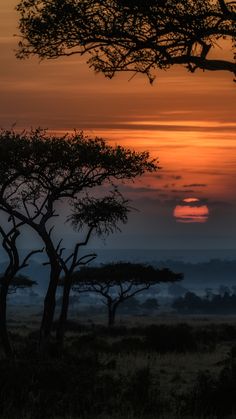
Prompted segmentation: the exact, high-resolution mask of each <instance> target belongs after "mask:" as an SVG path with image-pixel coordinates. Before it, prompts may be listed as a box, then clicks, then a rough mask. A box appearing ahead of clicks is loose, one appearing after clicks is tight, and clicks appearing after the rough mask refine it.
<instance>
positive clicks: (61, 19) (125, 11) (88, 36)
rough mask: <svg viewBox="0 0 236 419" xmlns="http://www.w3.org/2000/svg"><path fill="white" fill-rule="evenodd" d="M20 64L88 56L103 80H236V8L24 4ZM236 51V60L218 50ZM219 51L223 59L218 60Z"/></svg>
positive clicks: (171, 2) (155, 2) (198, 2)
mask: <svg viewBox="0 0 236 419" xmlns="http://www.w3.org/2000/svg"><path fill="white" fill-rule="evenodd" d="M17 10H18V11H19V13H20V21H19V30H20V34H21V37H22V39H21V41H20V42H19V49H18V52H17V56H18V57H19V58H25V57H27V56H30V55H37V56H38V57H40V58H41V59H45V58H49V59H54V58H57V57H60V56H69V55H73V54H84V53H88V54H89V58H88V61H87V62H88V64H89V66H90V67H92V68H93V69H94V70H95V71H96V72H102V73H104V74H105V75H106V76H108V77H110V78H111V77H113V76H114V74H115V73H116V72H119V71H131V72H135V73H136V72H140V73H144V74H146V75H147V76H148V78H149V80H150V81H151V82H152V81H153V80H154V78H155V70H156V69H165V70H166V69H168V68H170V67H172V66H173V65H175V64H180V65H183V66H185V67H186V68H187V69H188V71H190V72H194V71H195V70H196V69H202V70H211V71H215V70H224V71H229V72H231V73H233V74H234V75H235V74H236V63H235V42H236V2H235V1H227V0H21V2H20V3H19V5H18V7H17ZM225 39H226V40H228V41H229V42H230V44H231V47H232V56H231V59H228V58H225V57H224V49H220V48H218V46H219V45H218V44H219V43H220V42H221V41H222V40H225ZM216 49H217V50H218V52H219V55H220V57H219V58H215V55H213V56H212V54H211V53H212V51H213V50H216Z"/></svg>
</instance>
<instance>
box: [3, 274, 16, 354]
mask: <svg viewBox="0 0 236 419" xmlns="http://www.w3.org/2000/svg"><path fill="white" fill-rule="evenodd" d="M8 288H9V285H8V284H7V283H6V282H5V283H2V285H1V289H0V342H1V346H2V348H3V351H4V353H5V355H6V357H7V358H12V357H13V355H14V354H13V349H12V347H11V343H10V339H9V335H8V331H7V313H6V312H7V294H8Z"/></svg>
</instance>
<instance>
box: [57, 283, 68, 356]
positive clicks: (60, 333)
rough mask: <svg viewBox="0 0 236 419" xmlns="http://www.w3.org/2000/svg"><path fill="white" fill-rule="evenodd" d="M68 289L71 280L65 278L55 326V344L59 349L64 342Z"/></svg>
mask: <svg viewBox="0 0 236 419" xmlns="http://www.w3.org/2000/svg"><path fill="white" fill-rule="evenodd" d="M70 290H71V280H70V279H69V278H65V284H64V288H63V297H62V305H61V312H60V317H59V320H58V326H57V344H58V347H59V349H62V348H63V344H64V336H65V330H66V322H67V316H68V309H69V302H70Z"/></svg>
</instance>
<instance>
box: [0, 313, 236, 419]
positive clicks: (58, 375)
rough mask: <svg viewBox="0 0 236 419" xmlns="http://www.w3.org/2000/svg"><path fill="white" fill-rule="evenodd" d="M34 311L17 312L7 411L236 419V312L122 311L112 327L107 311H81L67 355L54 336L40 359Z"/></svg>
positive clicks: (34, 417) (2, 402)
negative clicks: (156, 313) (207, 314)
mask: <svg viewBox="0 0 236 419" xmlns="http://www.w3.org/2000/svg"><path fill="white" fill-rule="evenodd" d="M29 310H31V309H30V308H29V307H27V306H25V307H21V308H20V309H19V308H17V309H16V307H11V309H10V312H9V326H10V330H11V337H12V340H13V342H14V346H15V349H16V354H17V357H16V359H15V360H14V361H6V360H3V359H2V360H1V361H0V389H1V391H0V417H1V418H2V419H10V418H11V419H16V418H17V419H45V418H47V419H62V418H64V419H85V418H86V419H95V418H96V419H172V418H173V419H180V418H181V419H182V418H183V419H188V418H199V419H200V418H211V419H213V418H216V419H221V418H228V419H229V418H235V417H236V318H235V317H217V316H211V317H203V316H202V317H197V316H194V317H180V316H174V315H170V314H165V315H160V316H157V317H150V318H147V317H143V318H142V317H129V318H128V317H127V316H126V317H125V316H124V317H120V318H119V317H118V319H117V320H118V322H117V326H116V327H114V328H112V329H110V330H109V329H108V328H107V327H106V325H105V322H106V318H105V315H104V314H101V313H95V314H94V313H90V312H81V313H79V320H80V321H78V319H75V318H74V319H73V320H72V321H70V322H68V332H67V338H66V344H65V348H64V351H63V354H62V355H61V356H60V357H58V355H57V352H56V344H55V342H54V341H53V340H52V348H51V357H50V358H48V359H41V358H39V357H38V356H37V348H36V335H37V333H38V332H37V330H38V327H39V321H40V312H39V309H38V308H37V309H36V308H35V309H34V310H31V315H30V316H29ZM29 318H30V321H29V320H27V319H29ZM16 319H17V320H16Z"/></svg>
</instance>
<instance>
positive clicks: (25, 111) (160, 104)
mask: <svg viewBox="0 0 236 419" xmlns="http://www.w3.org/2000/svg"><path fill="white" fill-rule="evenodd" d="M16 4H17V1H15V0H1V3H0V54H1V66H0V97H1V100H0V126H1V127H2V128H9V127H11V126H12V124H14V123H15V124H16V128H19V129H20V128H29V127H36V126H41V127H46V128H49V129H50V130H53V131H58V132H62V131H63V132H64V131H70V130H71V129H73V128H78V129H83V130H85V131H86V132H87V133H88V134H91V135H101V136H103V137H105V138H107V139H109V140H111V141H113V142H115V143H120V144H123V145H127V146H131V147H134V148H135V149H137V150H138V149H148V150H149V151H150V152H151V154H152V155H153V156H158V157H159V160H160V165H161V166H162V170H161V171H160V172H159V173H158V174H156V175H153V176H147V177H146V178H143V179H142V181H140V182H137V183H135V184H133V185H131V186H129V187H126V192H127V193H128V195H129V196H130V197H132V198H134V199H135V200H136V201H137V202H140V209H141V210H142V215H141V213H140V214H139V215H137V214H136V215H134V216H133V218H132V220H131V224H130V226H129V227H127V234H131V233H132V231H133V230H134V229H135V226H136V225H137V223H139V220H140V219H141V218H142V217H143V219H145V218H146V216H147V214H149V215H150V214H151V215H150V216H154V217H155V216H156V217H157V219H158V220H160V223H159V224H158V223H157V224H156V229H157V230H158V229H159V228H160V227H161V226H162V230H161V234H162V236H163V237H164V236H165V231H167V232H168V233H167V235H168V234H169V236H170V235H171V234H172V232H174V233H173V234H176V237H177V236H178V237H179V235H180V234H183V235H184V234H185V232H186V231H181V230H179V228H180V227H179V226H178V227H175V226H174V224H173V223H174V222H175V220H173V216H172V213H173V209H174V208H175V205H177V202H178V200H181V199H184V198H186V197H188V196H197V197H198V198H199V199H201V200H203V202H206V201H207V202H208V206H209V207H211V212H210V216H209V219H208V222H207V223H206V225H205V230H202V237H205V236H204V234H207V235H208V236H212V235H213V236H214V234H216V229H217V227H216V226H218V230H217V234H218V233H219V234H218V235H220V236H221V237H224V240H225V242H224V243H225V246H231V247H232V246H234V245H233V243H234V242H233V234H234V233H235V232H236V224H235V221H234V211H235V201H236V200H235V189H236V188H235V187H236V181H235V179H236V177H235V175H236V131H235V127H236V118H235V110H236V85H235V84H234V83H233V82H232V75H231V74H227V73H223V72H220V73H218V72H215V73H213V72H212V73H210V72H208V73H203V72H198V73H196V74H194V75H193V74H188V73H187V72H186V71H185V70H184V69H180V68H175V69H173V70H171V71H168V72H159V73H158V74H157V79H156V82H155V83H154V85H153V86H151V85H150V84H149V83H148V80H146V79H145V77H144V76H136V77H134V78H133V80H132V81H128V79H129V77H130V75H128V74H122V75H119V76H118V77H115V78H114V79H113V80H108V79H105V78H104V77H103V76H102V75H94V74H93V72H92V71H91V70H89V69H88V67H87V65H86V63H85V62H84V59H83V60H81V59H80V58H78V57H75V56H74V57H70V58H65V59H58V60H55V61H47V62H43V63H39V62H38V60H37V59H36V58H34V59H30V60H27V61H18V60H16V58H15V56H14V48H16V46H17V38H14V37H13V36H12V35H13V34H14V33H17V29H16V26H17V15H16V12H15V11H14V6H15V5H16ZM224 47H225V46H224ZM228 53H229V51H228V46H227V48H226V47H225V54H226V55H227V54H228ZM124 189H125V188H124ZM148 202H149V204H150V205H149V207H148ZM175 203H176V204H175ZM229 213H230V214H231V215H230V217H231V218H230V217H229ZM211 214H213V219H212V223H213V224H211ZM214 214H215V217H216V218H215V220H214ZM227 214H228V215H227ZM145 215H146V216H145ZM226 216H227V217H228V219H227V221H226V218H225V217H226ZM217 217H218V218H217ZM149 219H150V218H149ZM229 220H230V221H229ZM155 222H156V220H155ZM224 222H226V225H225V226H224ZM168 223H169V224H168ZM217 223H218V224H217ZM230 223H231V225H230ZM232 223H233V224H232ZM207 224H208V225H209V226H208V227H207ZM144 225H145V223H144ZM132 228H133V230H132ZM176 228H177V229H178V230H176ZM182 228H189V227H188V226H186V227H185V226H182ZM193 228H194V227H193ZM164 229H165V230H164ZM144 230H145V231H146V234H147V235H148V234H153V227H151V225H149V224H147V225H146V227H145V229H144ZM145 231H144V232H143V233H142V234H144V235H145ZM189 232H190V233H189V234H190V235H191V234H192V236H191V237H194V234H195V232H194V230H189ZM206 232H207V233H206ZM196 234H199V232H198V231H197V232H196ZM140 237H141V236H140ZM142 237H144V236H142ZM217 237H218V236H217ZM225 237H226V238H225ZM227 237H228V238H229V237H231V238H229V239H227ZM130 240H131V239H130ZM153 240H154V241H153V244H152V246H158V247H159V246H160V243H159V242H158V240H157V241H156V242H155V239H153ZM199 240H200V238H199ZM227 240H228V241H227ZM165 243H166V242H165ZM209 243H210V242H209ZM227 243H228V244H227ZM131 245H132V240H131ZM209 245H210V244H209ZM234 247H235V246H234Z"/></svg>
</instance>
